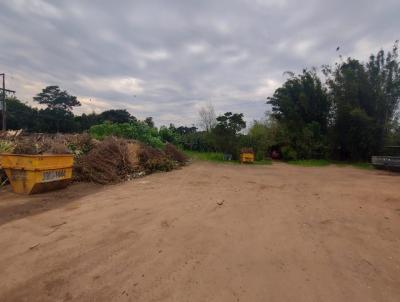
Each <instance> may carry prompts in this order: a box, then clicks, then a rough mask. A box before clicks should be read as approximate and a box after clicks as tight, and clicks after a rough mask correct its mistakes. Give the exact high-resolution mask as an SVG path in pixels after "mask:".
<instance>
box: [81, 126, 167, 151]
mask: <svg viewBox="0 0 400 302" xmlns="http://www.w3.org/2000/svg"><path fill="white" fill-rule="evenodd" d="M89 133H90V135H91V136H92V137H93V138H95V139H99V140H103V139H104V138H106V137H109V136H116V137H121V138H127V139H135V140H138V141H141V142H143V143H145V144H148V145H150V146H152V147H155V148H162V147H163V146H164V143H163V142H162V141H161V139H160V137H159V134H158V131H157V129H156V128H152V127H149V126H148V125H147V124H146V123H144V122H130V123H121V124H113V123H109V122H106V123H104V124H100V125H95V126H92V127H90V129H89Z"/></svg>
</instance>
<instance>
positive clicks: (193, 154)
mask: <svg viewBox="0 0 400 302" xmlns="http://www.w3.org/2000/svg"><path fill="white" fill-rule="evenodd" d="M184 152H185V154H186V155H187V156H189V157H190V158H192V159H196V160H205V161H212V162H220V163H225V164H239V161H238V160H224V154H223V153H221V152H197V151H188V150H185V151H184ZM254 164H255V165H271V164H272V161H271V160H269V159H265V160H259V161H255V162H254Z"/></svg>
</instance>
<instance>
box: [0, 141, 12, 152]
mask: <svg viewBox="0 0 400 302" xmlns="http://www.w3.org/2000/svg"><path fill="white" fill-rule="evenodd" d="M14 148H15V145H14V144H13V143H12V142H9V141H5V140H0V153H11V152H13V150H14Z"/></svg>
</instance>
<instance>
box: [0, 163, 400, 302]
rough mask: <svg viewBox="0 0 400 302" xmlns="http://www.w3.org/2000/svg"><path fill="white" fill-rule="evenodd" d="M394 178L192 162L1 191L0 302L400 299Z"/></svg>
mask: <svg viewBox="0 0 400 302" xmlns="http://www.w3.org/2000/svg"><path fill="white" fill-rule="evenodd" d="M399 239H400V175H396V174H390V173H388V172H382V171H365V170H360V169H355V168H350V167H334V166H330V167H321V168H304V167H295V166H289V165H286V164H279V163H278V164H273V165H272V166H239V165H229V164H228V165H225V164H212V163H204V162H198V163H194V164H192V165H190V166H188V167H185V168H183V169H180V170H177V171H174V172H170V173H168V174H165V173H159V174H154V175H151V176H148V177H144V178H141V179H136V180H134V181H131V182H126V183H123V184H119V185H114V186H97V185H88V184H75V185H72V186H70V187H69V188H67V189H66V190H63V191H58V192H52V193H47V194H42V195H36V196H28V197H27V196H19V195H15V194H13V193H11V192H10V188H7V189H3V191H0V272H1V274H0V301H215V302H216V301H218V302H220V301H279V302H281V301H296V302H297V301H307V302H310V301H340V302H342V301H363V302H366V301H385V302H388V301H393V302H394V301H396V302H398V301H400V240H399Z"/></svg>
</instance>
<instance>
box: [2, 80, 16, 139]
mask: <svg viewBox="0 0 400 302" xmlns="http://www.w3.org/2000/svg"><path fill="white" fill-rule="evenodd" d="M0 76H3V88H1V90H2V92H3V93H2V113H3V114H2V120H3V125H2V129H3V131H6V130H7V105H6V92H10V93H15V91H14V90H9V89H6V74H5V73H0Z"/></svg>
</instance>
